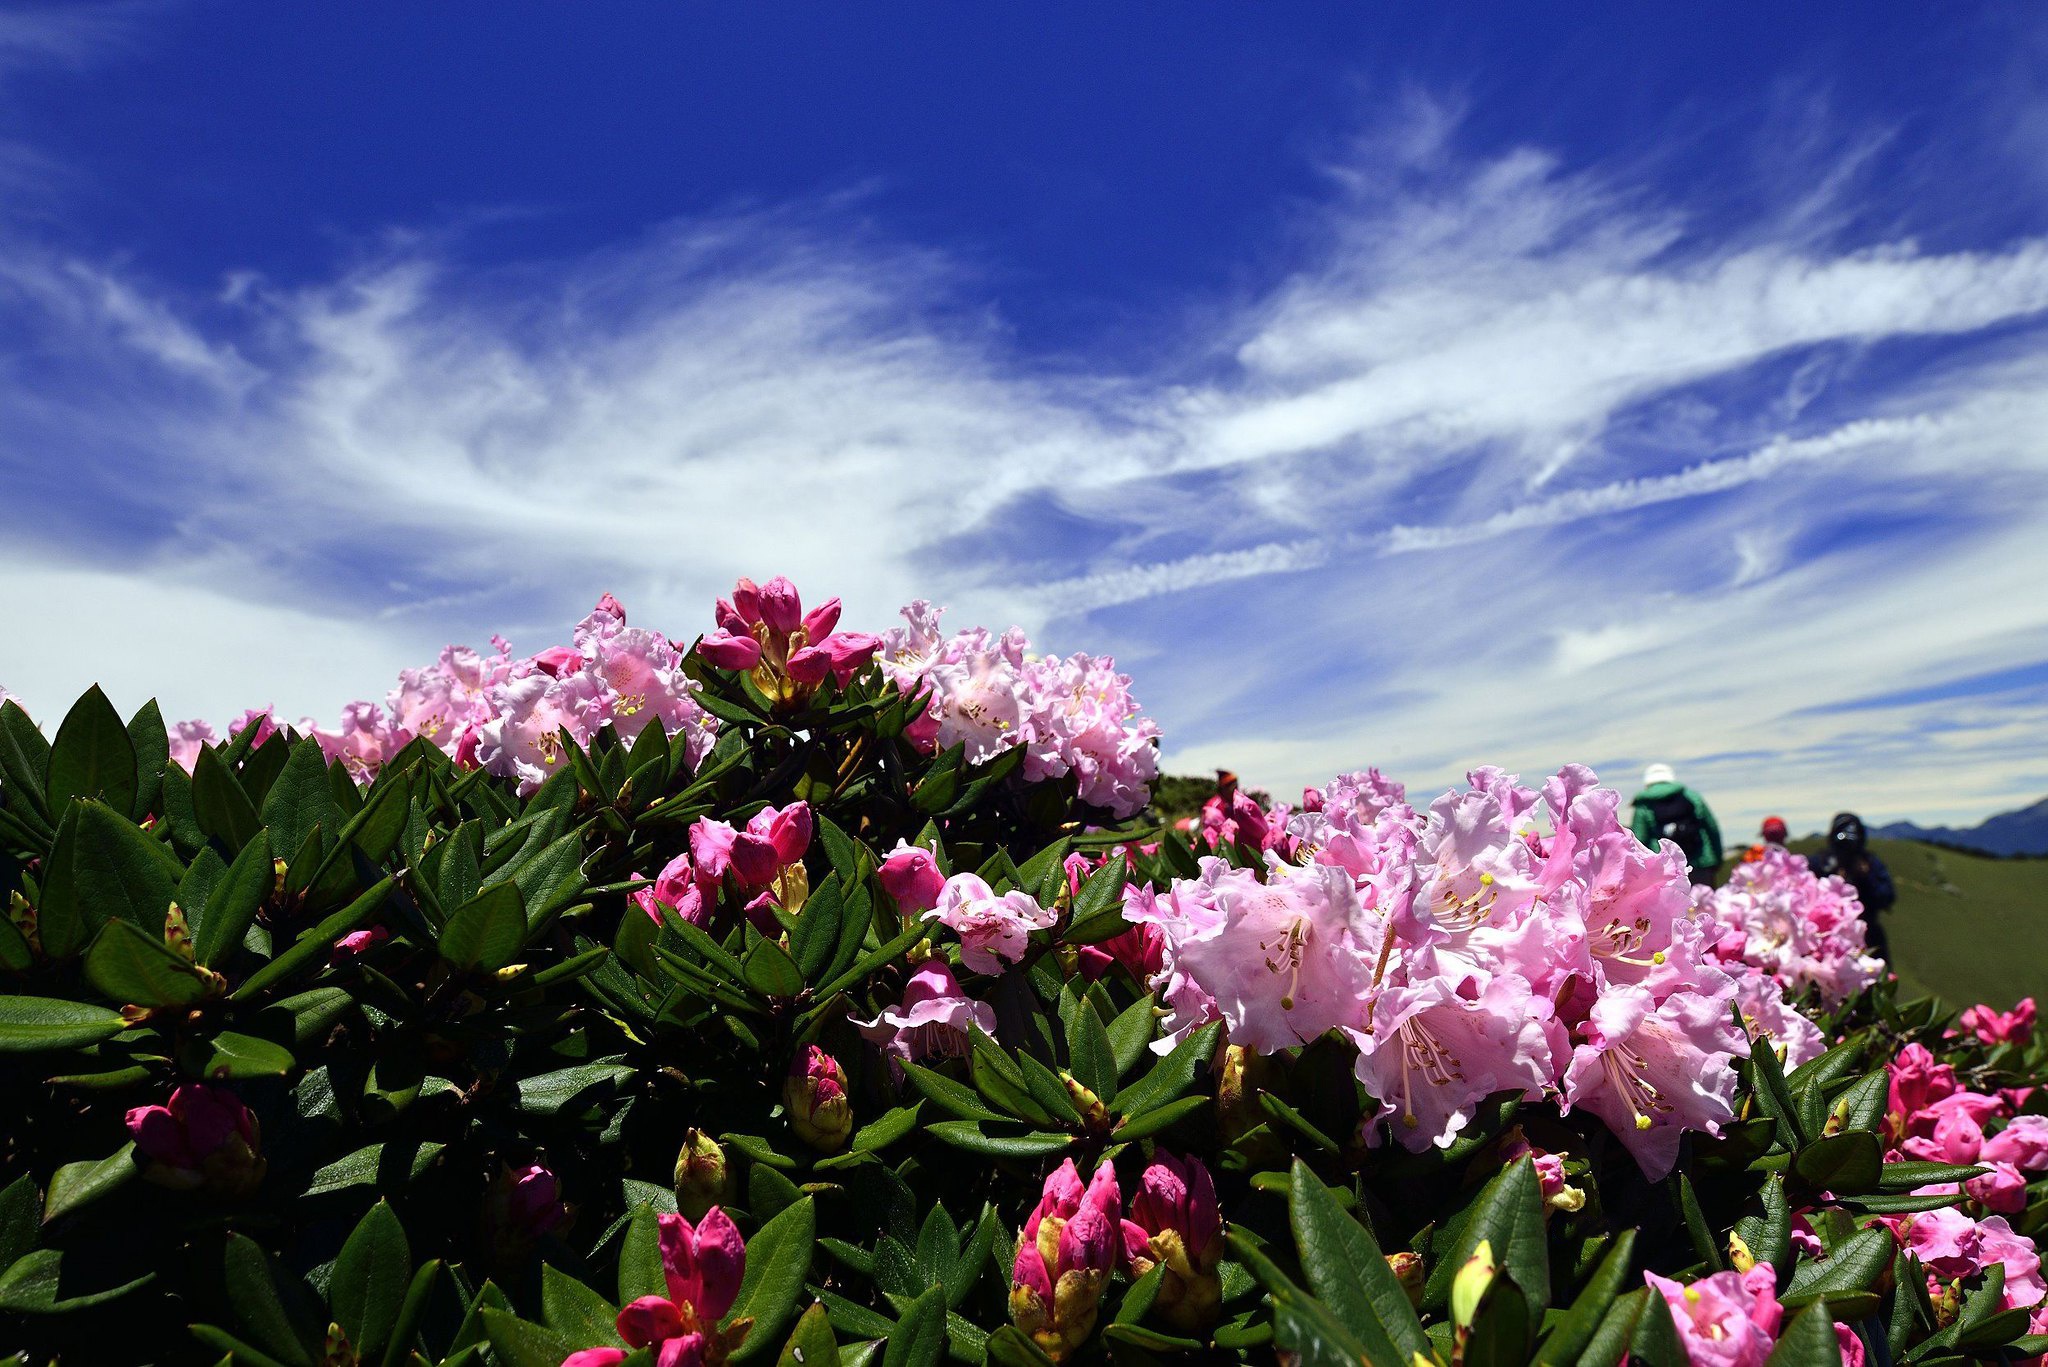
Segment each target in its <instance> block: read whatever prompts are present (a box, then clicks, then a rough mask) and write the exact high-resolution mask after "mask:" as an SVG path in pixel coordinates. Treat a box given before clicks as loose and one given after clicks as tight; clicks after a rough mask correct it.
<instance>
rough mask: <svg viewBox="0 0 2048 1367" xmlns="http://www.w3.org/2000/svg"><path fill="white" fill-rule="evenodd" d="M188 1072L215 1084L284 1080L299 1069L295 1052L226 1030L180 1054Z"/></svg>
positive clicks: (192, 1045)
mask: <svg viewBox="0 0 2048 1367" xmlns="http://www.w3.org/2000/svg"><path fill="white" fill-rule="evenodd" d="M180 1058H181V1059H183V1060H184V1061H185V1063H186V1067H187V1070H188V1071H190V1072H192V1073H195V1074H197V1075H198V1076H200V1077H203V1078H206V1079H208V1080H209V1081H213V1082H223V1081H230V1080H235V1079H242V1078H257V1077H283V1076H284V1075H285V1074H287V1073H289V1072H291V1070H292V1069H293V1068H295V1067H297V1066H298V1063H297V1061H296V1060H294V1059H293V1058H292V1053H291V1050H289V1049H287V1048H285V1047H284V1046H283V1045H281V1044H276V1043H273V1042H272V1041H270V1040H267V1039H263V1038H262V1037H260V1036H257V1035H245V1034H242V1033H240V1032H239V1031H235V1030H223V1031H221V1032H220V1033H219V1034H217V1035H214V1036H213V1037H212V1038H211V1039H205V1040H196V1039H195V1040H193V1041H191V1043H190V1044H189V1045H187V1047H186V1048H185V1050H184V1051H183V1052H182V1053H181V1054H180Z"/></svg>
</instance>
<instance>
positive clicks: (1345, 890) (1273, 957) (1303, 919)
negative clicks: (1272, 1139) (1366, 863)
mask: <svg viewBox="0 0 2048 1367" xmlns="http://www.w3.org/2000/svg"><path fill="white" fill-rule="evenodd" d="M1207 894H1208V896H1209V898H1210V899H1211V900H1212V903H1213V906H1214V908H1215V911H1216V912H1217V913H1218V918H1217V919H1216V920H1214V921H1212V922H1211V923H1210V924H1208V925H1207V926H1205V927H1203V928H1201V929H1200V930H1199V931H1198V933H1196V934H1195V935H1193V936H1191V937H1190V938H1188V939H1186V940H1183V941H1181V942H1179V943H1177V944H1176V945H1175V946H1174V951H1173V957H1174V961H1175V963H1176V964H1178V965H1181V966H1184V967H1185V968H1186V970H1187V972H1188V973H1189V974H1190V975H1192V976H1193V977H1194V978H1196V979H1197V980H1198V981H1199V982H1200V983H1201V984H1202V987H1203V989H1204V990H1205V991H1206V992H1208V994H1209V995H1210V996H1211V997H1212V998H1213V999H1214V1001H1215V1003H1216V1009H1217V1011H1218V1012H1219V1013H1220V1014H1221V1016H1222V1018H1223V1020H1224V1021H1225V1022H1226V1023H1227V1025H1228V1027H1229V1030H1230V1040H1231V1043H1233V1044H1242V1045H1244V1046H1245V1047H1246V1048H1247V1049H1252V1050H1256V1051H1258V1052H1260V1053H1272V1052H1274V1051H1275V1050H1279V1049H1286V1048H1291V1047H1292V1046H1294V1045H1297V1044H1302V1043H1305V1042H1306V1041H1308V1040H1312V1039H1314V1038H1315V1037H1316V1036H1317V1035H1320V1034H1322V1033H1323V1032H1324V1031H1325V1030H1329V1029H1332V1028H1334V1027H1336V1026H1339V1025H1342V1024H1345V1023H1346V1022H1347V1021H1348V1020H1349V1019H1350V1017H1351V1015H1352V1013H1353V1012H1354V1011H1355V1010H1356V1004H1357V1003H1358V1002H1359V1001H1360V1000H1361V999H1362V998H1363V997H1364V996H1365V993H1366V989H1367V987H1368V986H1369V984H1370V982H1371V968H1372V965H1371V963H1370V961H1369V960H1368V959H1367V958H1366V957H1365V955H1366V953H1367V952H1368V949H1367V946H1365V945H1364V944H1362V943H1361V942H1360V940H1359V939H1358V929H1359V928H1360V923H1361V918H1362V917H1363V915H1364V908H1363V907H1362V906H1361V905H1360V903H1359V900H1358V889H1357V887H1356V885H1355V884H1354V883H1353V882H1352V879H1351V875H1349V874H1348V873H1346V872H1345V871H1344V870H1342V869H1339V868H1335V867H1332V866H1331V865H1328V864H1311V865H1308V866H1307V867H1304V868H1292V867H1287V866H1284V865H1283V866H1278V867H1275V868H1273V869H1271V870H1270V871H1269V881H1266V882H1261V881H1259V879H1258V876H1257V875H1256V874H1255V873H1253V872H1252V870H1250V869H1235V870H1231V871H1229V872H1227V873H1223V874H1221V875H1220V876H1218V877H1217V878H1216V879H1215V881H1214V882H1213V883H1212V884H1210V886H1209V887H1208V888H1207ZM1170 933H1171V932H1169V934H1170Z"/></svg>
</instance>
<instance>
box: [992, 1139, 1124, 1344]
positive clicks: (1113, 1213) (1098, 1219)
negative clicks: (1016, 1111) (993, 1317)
mask: <svg viewBox="0 0 2048 1367" xmlns="http://www.w3.org/2000/svg"><path fill="white" fill-rule="evenodd" d="M1119 1203H1120V1198H1119V1196H1118V1194H1117V1187H1116V1173H1115V1171H1114V1170H1113V1169H1112V1168H1111V1167H1110V1165H1109V1164H1107V1163H1104V1164H1102V1165H1101V1166H1100V1167H1098V1168H1097V1169H1096V1170H1095V1175H1094V1177H1093V1178H1092V1179H1090V1181H1089V1183H1088V1185H1087V1187H1085V1188H1083V1187H1082V1185H1081V1176H1080V1173H1079V1172H1078V1171H1076V1170H1075V1167H1074V1162H1073V1160H1072V1159H1068V1160H1067V1161H1066V1162H1064V1163H1062V1164H1061V1165H1060V1166H1059V1167H1058V1168H1057V1169H1056V1170H1055V1171H1054V1172H1053V1173H1052V1174H1051V1175H1050V1176H1048V1177H1047V1178H1046V1179H1045V1187H1044V1190H1043V1191H1042V1192H1041V1193H1040V1195H1039V1198H1038V1205H1037V1207H1036V1208H1035V1209H1033V1210H1032V1212H1031V1216H1030V1218H1029V1219H1028V1220H1027V1221H1026V1222H1025V1225H1024V1230H1023V1233H1022V1234H1021V1235H1019V1237H1018V1240H1017V1258H1016V1262H1015V1264H1014V1266H1013V1269H1012V1275H1011V1283H1012V1284H1011V1288H1010V1318H1011V1320H1012V1321H1013V1322H1014V1323H1015V1324H1016V1326H1017V1327H1018V1328H1019V1329H1021V1330H1022V1331H1023V1332H1024V1333H1025V1334H1026V1335H1028V1336H1029V1337H1030V1338H1031V1341H1032V1342H1033V1343H1036V1344H1037V1345H1038V1347H1039V1348H1040V1349H1041V1350H1043V1351H1044V1352H1045V1354H1046V1356H1048V1357H1050V1358H1051V1359H1052V1360H1053V1361H1055V1362H1059V1361H1062V1360H1064V1359H1065V1358H1066V1357H1068V1356H1069V1355H1070V1354H1071V1353H1072V1352H1073V1351H1074V1350H1075V1349H1076V1348H1078V1347H1080V1346H1081V1345H1082V1344H1083V1343H1085V1342H1087V1340H1088V1336H1089V1335H1090V1334H1091V1333H1093V1332H1094V1329H1095V1318H1096V1312H1097V1310H1098V1308H1099V1307H1100V1305H1101V1302H1102V1291H1103V1288H1104V1286H1106V1285H1107V1284H1108V1281H1109V1274H1110V1273H1111V1272H1112V1271H1114V1270H1115V1269H1116V1266H1117V1264H1118V1262H1119V1261H1120V1259H1121V1257H1122V1253H1123V1245H1122V1241H1121V1239H1120V1237H1119V1234H1118V1228H1117V1207H1118V1205H1119Z"/></svg>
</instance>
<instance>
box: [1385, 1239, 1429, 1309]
mask: <svg viewBox="0 0 2048 1367" xmlns="http://www.w3.org/2000/svg"><path fill="white" fill-rule="evenodd" d="M1386 1259H1387V1270H1388V1271H1390V1272H1392V1273H1393V1274H1394V1280H1395V1281H1397V1282H1399V1283H1400V1284H1401V1293H1402V1294H1403V1295H1405V1296H1406V1297H1408V1304H1410V1305H1412V1306H1414V1307H1415V1308H1416V1309H1418V1310H1420V1309H1421V1308H1422V1282H1423V1276H1422V1255H1421V1254H1420V1253H1410V1252H1408V1251H1407V1250H1405V1249H1403V1250H1402V1251H1401V1252H1399V1253H1389V1254H1387V1255H1386Z"/></svg>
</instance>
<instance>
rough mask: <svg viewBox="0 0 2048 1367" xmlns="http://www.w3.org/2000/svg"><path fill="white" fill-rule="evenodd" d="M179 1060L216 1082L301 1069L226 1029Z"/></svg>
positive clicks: (284, 1054) (264, 1044)
mask: <svg viewBox="0 0 2048 1367" xmlns="http://www.w3.org/2000/svg"><path fill="white" fill-rule="evenodd" d="M179 1058H180V1059H181V1060H182V1061H184V1062H185V1063H186V1065H187V1071H189V1072H192V1073H196V1074H197V1075H198V1076H200V1077H203V1078H206V1079H207V1080H208V1081H213V1082H219V1081H223V1080H226V1079H230V1078H255V1077H283V1076H284V1075H285V1074H287V1073H289V1072H291V1070H292V1069H294V1068H296V1067H298V1060H296V1059H294V1058H293V1057H292V1053H291V1050H289V1049H287V1048H285V1047H284V1046H283V1045H281V1044H274V1043H272V1042H271V1041H269V1040H267V1039H263V1038H261V1037H259V1036H256V1035H244V1034H241V1033H238V1032H237V1031H234V1030H223V1031H221V1032H220V1033H219V1034H217V1035H215V1036H214V1037H213V1038H212V1039H210V1040H194V1041H192V1043H191V1044H190V1045H189V1046H188V1047H187V1048H186V1049H185V1050H183V1051H181V1052H180V1054H179ZM351 1338H353V1336H351Z"/></svg>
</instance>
